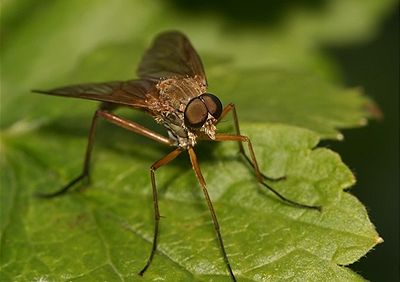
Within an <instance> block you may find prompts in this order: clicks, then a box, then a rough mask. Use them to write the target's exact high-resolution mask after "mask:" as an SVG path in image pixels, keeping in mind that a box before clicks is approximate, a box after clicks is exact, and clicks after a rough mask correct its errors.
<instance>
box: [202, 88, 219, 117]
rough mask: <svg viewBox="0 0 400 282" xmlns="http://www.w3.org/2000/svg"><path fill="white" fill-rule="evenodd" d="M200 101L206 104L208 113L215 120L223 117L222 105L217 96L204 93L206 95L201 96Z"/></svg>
mask: <svg viewBox="0 0 400 282" xmlns="http://www.w3.org/2000/svg"><path fill="white" fill-rule="evenodd" d="M200 99H201V100H202V101H203V102H204V104H205V105H206V107H207V110H208V112H209V113H210V114H211V115H212V116H213V117H214V118H215V119H218V118H219V117H220V116H221V113H222V103H221V101H220V100H219V99H218V97H217V96H215V95H213V94H210V93H204V94H202V95H200Z"/></svg>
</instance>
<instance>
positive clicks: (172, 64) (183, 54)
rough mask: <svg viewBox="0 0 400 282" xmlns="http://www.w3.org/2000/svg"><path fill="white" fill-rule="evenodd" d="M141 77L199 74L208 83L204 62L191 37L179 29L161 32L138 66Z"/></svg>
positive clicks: (153, 77) (152, 77) (154, 78)
mask: <svg viewBox="0 0 400 282" xmlns="http://www.w3.org/2000/svg"><path fill="white" fill-rule="evenodd" d="M138 75H139V77H141V78H145V79H152V80H159V79H160V78H168V77H173V76H190V77H194V76H196V75H197V76H198V77H199V78H201V79H202V80H203V82H204V84H206V82H207V81H206V75H205V73H204V68H203V64H202V62H201V59H200V57H199V55H198V54H197V52H196V50H195V49H194V48H193V46H192V44H191V43H190V41H189V39H188V38H187V37H186V36H185V35H184V34H182V33H180V32H178V31H169V32H164V33H161V34H160V35H158V36H157V37H156V39H155V40H154V42H153V45H152V46H151V47H150V49H148V50H147V52H146V53H145V54H144V56H143V58H142V61H141V62H140V65H139V68H138Z"/></svg>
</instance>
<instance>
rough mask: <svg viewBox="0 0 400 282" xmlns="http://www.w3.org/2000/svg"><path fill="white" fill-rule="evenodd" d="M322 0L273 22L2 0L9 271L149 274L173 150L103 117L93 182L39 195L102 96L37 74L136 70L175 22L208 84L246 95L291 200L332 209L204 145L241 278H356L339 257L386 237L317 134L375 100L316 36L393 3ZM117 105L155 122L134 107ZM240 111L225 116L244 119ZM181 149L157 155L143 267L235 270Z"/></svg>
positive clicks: (81, 138)
mask: <svg viewBox="0 0 400 282" xmlns="http://www.w3.org/2000/svg"><path fill="white" fill-rule="evenodd" d="M327 3H328V4H327V5H326V6H322V7H317V10H308V9H307V7H302V6H301V5H300V6H296V7H295V6H294V7H293V8H292V9H289V10H288V11H287V12H286V13H283V15H282V17H281V19H280V20H279V21H277V23H275V24H274V25H271V26H270V25H264V24H262V23H260V24H258V26H257V27H255V26H253V25H248V26H246V25H244V26H242V25H241V24H240V23H237V22H236V23H233V22H229V21H227V20H225V19H223V17H222V15H219V14H214V13H208V12H206V11H202V12H201V13H200V12H198V11H191V10H188V11H187V10H184V9H178V8H177V7H174V6H173V5H171V4H165V2H163V1H152V3H150V2H148V3H147V2H142V1H112V2H110V1H109V2H107V3H100V2H99V1H94V0H93V1H90V0H89V1H85V2H84V3H82V1H51V2H43V3H42V2H41V3H40V4H39V3H36V2H34V1H21V0H20V1H8V2H7V1H6V2H2V4H1V5H2V16H4V20H3V25H2V27H1V28H2V30H1V32H2V39H3V40H2V41H3V42H2V43H3V44H2V45H1V59H2V75H1V112H0V114H1V120H0V126H1V135H0V170H1V179H0V180H1V183H0V184H1V186H0V201H1V203H0V205H1V213H0V230H1V251H0V262H1V266H0V275H1V278H2V280H4V281H37V280H49V281H64V280H72V279H74V280H82V281H114V280H127V281H131V280H133V281H134V280H136V279H137V277H138V276H137V272H138V271H139V270H140V269H141V267H143V265H144V263H145V261H146V259H147V257H148V255H149V253H150V247H151V240H152V236H153V234H152V232H153V211H152V195H151V184H150V176H149V172H148V168H149V166H150V165H151V164H152V163H153V162H154V161H156V160H158V159H160V158H161V157H162V156H163V155H165V154H166V153H167V152H168V149H166V148H164V147H161V146H159V145H157V144H153V143H152V142H150V141H148V140H146V139H144V138H142V137H138V136H135V135H134V134H131V133H129V132H126V131H124V130H120V129H117V128H115V127H113V126H112V125H109V124H106V123H101V124H100V125H99V128H98V138H97V140H96V144H97V145H96V147H95V148H96V149H95V152H94V159H93V164H94V167H93V174H92V180H93V181H92V184H91V185H90V186H89V187H88V189H79V191H80V190H82V191H80V192H81V193H78V192H71V193H69V194H68V195H66V196H64V197H60V198H56V199H53V200H43V199H38V198H35V197H34V196H33V195H34V193H36V192H39V191H40V192H50V191H54V190H56V189H57V188H59V187H61V186H62V185H63V184H65V183H67V182H68V181H69V180H70V179H72V177H74V176H75V174H78V173H79V172H80V171H81V165H82V158H83V155H84V148H85V146H86V137H87V131H88V126H89V122H90V117H91V115H92V113H93V111H94V110H95V108H96V103H93V102H90V101H78V100H72V99H62V98H55V97H48V96H40V95H34V94H30V93H29V89H32V88H47V87H54V86H60V85H63V84H67V83H78V82H86V81H106V80H115V79H130V78H133V77H134V69H135V66H136V65H137V62H138V61H139V59H140V56H141V54H142V53H143V51H144V49H145V48H146V47H147V46H148V44H149V41H150V40H151V39H152V38H153V37H154V36H155V34H156V33H157V32H158V31H160V30H165V29H171V28H175V29H180V30H182V31H184V32H185V33H187V34H188V35H189V37H190V38H191V39H192V41H193V43H194V45H195V46H196V49H198V51H199V53H200V55H201V56H202V58H203V59H204V61H205V65H206V72H207V75H208V78H209V82H210V91H211V92H213V93H216V94H217V95H218V96H220V97H221V99H222V100H223V101H224V103H225V104H226V103H228V102H234V103H235V104H236V106H237V109H238V114H239V118H240V121H241V129H242V131H243V133H244V134H248V135H249V136H250V137H251V139H252V141H253V145H254V147H255V152H256V155H257V157H258V161H259V163H260V167H261V168H262V171H263V172H265V173H266V174H267V175H269V176H271V177H282V176H286V179H285V180H281V181H278V182H274V183H271V185H273V187H274V188H276V189H277V190H278V191H280V192H281V193H282V194H284V195H286V196H287V197H288V198H290V199H293V200H296V201H299V202H302V203H308V204H321V205H322V206H323V208H324V209H323V212H322V213H319V212H316V211H308V210H303V209H299V208H294V207H291V206H288V205H286V204H284V203H282V201H280V200H279V199H277V198H276V197H275V196H274V195H273V194H271V193H270V192H268V191H265V190H263V188H262V187H261V186H259V185H258V184H257V182H256V179H255V177H254V174H253V172H252V171H251V170H250V169H249V168H248V167H247V166H246V164H245V163H244V162H243V160H242V159H241V158H240V157H239V156H238V154H237V146H236V144H234V143H227V144H199V145H198V146H197V147H196V151H197V153H198V157H199V161H200V165H201V167H202V170H203V174H204V177H205V179H206V181H207V184H208V188H209V192H210V194H211V198H212V200H213V203H214V205H215V209H216V212H217V215H218V219H219V222H220V224H221V232H222V235H223V238H224V241H225V245H226V249H227V252H228V255H229V258H230V260H231V264H232V267H233V270H234V272H235V274H236V275H237V277H238V279H239V280H240V281H270V280H272V281H275V280H303V281H304V280H306V281H321V280H336V281H358V280H362V278H361V277H360V276H358V275H357V274H356V273H354V272H352V271H351V270H349V269H348V268H346V267H345V266H346V265H349V264H351V263H353V262H355V261H357V260H358V259H360V258H361V257H362V256H364V255H365V254H366V253H367V252H368V251H369V250H371V248H373V246H375V245H376V244H377V243H379V242H381V240H382V239H381V238H380V237H379V235H378V234H377V233H376V231H375V229H374V227H373V225H372V224H371V223H370V221H369V219H368V215H367V212H366V210H365V208H364V207H363V206H362V204H361V203H359V202H358V200H357V199H356V198H354V197H353V196H352V195H351V194H349V193H348V192H344V191H343V189H347V188H349V187H350V186H352V185H354V182H355V179H354V176H353V175H352V173H351V172H350V170H349V169H348V168H347V167H346V166H345V165H344V164H343V163H342V161H341V160H340V157H339V156H338V155H337V154H335V153H333V152H331V151H329V150H327V149H323V148H316V146H317V144H318V142H319V139H320V138H336V139H340V138H341V135H340V133H339V131H338V129H339V128H348V127H354V126H360V125H362V124H364V123H365V121H366V118H368V117H370V116H371V113H370V112H369V111H368V108H371V107H373V104H372V102H371V101H370V100H369V99H368V98H366V97H365V96H363V95H362V94H361V91H360V90H358V89H344V88H343V87H342V86H340V84H339V83H338V82H337V80H336V78H335V77H336V75H335V73H336V71H335V68H334V66H333V64H332V62H330V61H329V60H327V59H326V58H325V57H324V56H323V55H322V54H321V52H320V51H318V50H317V48H316V47H317V46H319V45H320V44H321V43H326V42H334V43H342V42H346V41H349V40H354V39H357V38H358V39H360V38H366V37H368V36H371V35H372V34H373V33H374V30H375V29H376V26H377V24H378V23H379V19H380V18H381V16H382V15H383V14H384V13H385V11H386V10H387V9H389V8H390V6H391V5H392V4H391V3H393V1H391V0H386V1H378V2H377V1H372V0H370V1H362V2H358V1H355V0H351V1H350V0H349V1H331V2H330V1H327ZM355 12H356V13H357V15H358V16H357V17H354V13H355ZM352 14H353V16H352ZM357 19H358V20H357ZM229 27H230V28H229ZM294 46H295V47H296V48H294ZM121 114H123V115H125V116H127V117H128V118H132V119H133V120H135V121H138V122H140V123H142V124H145V125H147V126H149V127H152V128H154V122H152V121H151V119H149V118H146V117H144V116H142V115H140V114H132V112H129V111H122V112H121ZM227 120H229V119H228V118H227ZM230 124H231V123H230V122H229V121H227V122H226V123H222V124H221V129H224V130H228V131H230V132H232V127H231V126H230ZM297 126H298V127H297ZM300 127H302V128H300ZM155 130H157V131H159V132H160V133H163V134H165V131H164V130H163V129H162V128H157V127H155ZM185 155H186V153H185V154H182V156H181V157H179V158H178V159H177V160H175V161H174V162H172V163H171V164H170V165H168V166H166V167H162V168H161V169H160V170H159V171H157V183H158V187H159V193H160V210H161V213H162V215H163V216H164V217H163V218H162V219H161V230H160V238H159V248H158V252H157V253H156V255H155V257H154V262H153V264H152V265H151V267H150V268H149V270H148V272H147V273H146V274H145V276H144V278H143V281H153V280H156V279H164V280H165V281H188V280H202V281H210V280H212V281H228V280H229V277H228V275H227V270H226V267H225V265H224V262H223V260H222V257H221V254H220V249H219V247H218V244H217V241H216V239H215V232H214V230H213V225H212V223H211V220H210V216H209V212H208V210H207V205H206V203H205V201H204V199H203V195H202V193H201V190H200V187H199V184H198V183H197V181H196V178H195V176H194V174H193V172H192V170H191V168H190V163H189V161H188V157H187V156H185ZM80 188H83V186H82V187H80Z"/></svg>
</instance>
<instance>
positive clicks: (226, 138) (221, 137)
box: [215, 134, 321, 211]
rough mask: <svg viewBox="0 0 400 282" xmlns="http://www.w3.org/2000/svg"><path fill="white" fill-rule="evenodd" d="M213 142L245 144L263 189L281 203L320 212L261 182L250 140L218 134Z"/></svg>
mask: <svg viewBox="0 0 400 282" xmlns="http://www.w3.org/2000/svg"><path fill="white" fill-rule="evenodd" d="M215 141H238V142H240V143H243V142H246V143H247V145H248V148H249V152H250V156H251V159H252V161H253V163H252V166H253V168H254V170H255V172H256V176H257V180H258V182H259V183H260V184H261V185H263V186H264V187H266V188H268V189H269V190H271V192H273V193H274V194H275V195H276V196H278V197H279V198H280V199H281V200H282V201H285V202H287V203H289V204H291V205H293V206H297V207H301V208H309V209H316V210H319V211H320V210H321V206H310V205H305V204H300V203H297V202H295V201H292V200H289V199H287V198H286V197H284V196H283V195H281V194H280V193H279V192H278V191H276V190H275V189H274V188H272V187H271V186H269V185H268V184H266V183H265V182H264V180H263V175H262V174H261V172H260V169H259V167H258V164H257V159H256V155H255V154H254V150H253V145H252V144H251V141H250V139H249V138H248V137H247V136H242V135H228V134H218V135H216V136H215Z"/></svg>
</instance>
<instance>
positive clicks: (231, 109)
mask: <svg viewBox="0 0 400 282" xmlns="http://www.w3.org/2000/svg"><path fill="white" fill-rule="evenodd" d="M229 112H232V117H233V123H234V126H235V131H236V135H237V136H240V135H241V134H240V127H239V119H238V116H237V113H236V108H235V104H233V103H229V104H228V105H227V106H226V107H225V108H224V109H223V111H222V113H221V116H220V117H219V119H218V121H217V124H218V122H220V121H221V120H222V119H223V118H224V117H225V116H226V115H227V114H228V113H229ZM238 145H239V152H240V154H241V155H242V156H243V157H244V159H245V160H246V161H247V163H248V164H249V165H251V166H252V168H253V169H254V170H255V171H256V173H257V177H262V178H263V179H264V180H269V181H279V180H282V179H285V178H286V177H285V176H282V177H279V178H271V177H268V176H266V175H265V174H263V173H262V172H260V170H259V169H258V167H256V166H255V163H254V162H252V161H251V159H250V158H249V157H248V156H247V154H246V151H245V150H244V147H243V142H242V141H238ZM250 154H252V153H251V152H250ZM252 159H253V157H252Z"/></svg>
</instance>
